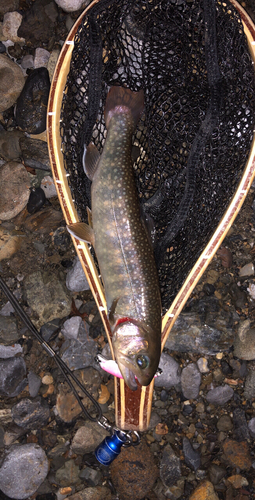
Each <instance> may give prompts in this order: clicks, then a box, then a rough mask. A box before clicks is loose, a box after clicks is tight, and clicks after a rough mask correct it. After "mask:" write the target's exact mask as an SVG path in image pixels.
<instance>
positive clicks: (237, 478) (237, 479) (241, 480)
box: [228, 474, 249, 490]
mask: <svg viewBox="0 0 255 500" xmlns="http://www.w3.org/2000/svg"><path fill="white" fill-rule="evenodd" d="M228 482H229V483H231V484H232V486H234V488H235V489H237V490H239V488H242V486H248V484H249V483H248V481H247V479H246V477H243V476H241V475H240V474H235V475H234V476H230V477H228Z"/></svg>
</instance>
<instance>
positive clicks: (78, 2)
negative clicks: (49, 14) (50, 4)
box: [55, 0, 90, 12]
mask: <svg viewBox="0 0 255 500" xmlns="http://www.w3.org/2000/svg"><path fill="white" fill-rule="evenodd" d="M89 1H90V0H55V2H56V4H57V5H58V6H59V7H61V9H63V10H64V11H65V12H75V11H76V10H79V9H81V8H85V7H86V5H88V4H89Z"/></svg>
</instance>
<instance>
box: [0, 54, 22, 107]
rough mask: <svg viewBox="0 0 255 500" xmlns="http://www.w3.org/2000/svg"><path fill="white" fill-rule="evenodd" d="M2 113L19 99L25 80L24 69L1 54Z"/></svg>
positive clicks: (0, 101)
mask: <svg viewBox="0 0 255 500" xmlns="http://www.w3.org/2000/svg"><path fill="white" fill-rule="evenodd" d="M0 72H1V81H0V113H2V112H3V111H5V110H6V109H9V108H10V107H11V106H12V105H13V104H14V103H15V102H16V100H17V98H18V97H19V95H20V93H21V91H22V89H23V87H24V84H25V79H24V76H23V72H22V69H21V68H20V67H19V66H18V64H16V63H15V62H13V61H12V60H11V59H10V58H9V57H8V56H7V55H5V54H0Z"/></svg>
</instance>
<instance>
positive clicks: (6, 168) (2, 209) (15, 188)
mask: <svg viewBox="0 0 255 500" xmlns="http://www.w3.org/2000/svg"><path fill="white" fill-rule="evenodd" d="M29 188H30V181H29V175H28V173H27V171H26V169H25V167H24V165H22V163H18V162H15V161H9V162H7V163H5V165H3V166H2V167H1V168H0V191H1V198H0V219H1V220H10V219H12V218H13V217H15V216H16V215H18V214H19V213H20V212H21V210H23V208H25V206H26V204H27V202H28V199H29V195H30V191H29Z"/></svg>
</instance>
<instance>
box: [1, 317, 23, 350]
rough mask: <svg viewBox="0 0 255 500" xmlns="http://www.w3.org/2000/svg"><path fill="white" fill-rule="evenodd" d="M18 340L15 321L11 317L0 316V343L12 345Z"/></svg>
mask: <svg viewBox="0 0 255 500" xmlns="http://www.w3.org/2000/svg"><path fill="white" fill-rule="evenodd" d="M18 339H19V333H18V328H17V320H16V318H14V317H13V316H0V343H1V344H3V345H12V344H14V343H15V342H17V340H18Z"/></svg>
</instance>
